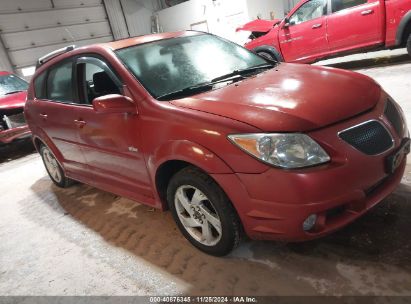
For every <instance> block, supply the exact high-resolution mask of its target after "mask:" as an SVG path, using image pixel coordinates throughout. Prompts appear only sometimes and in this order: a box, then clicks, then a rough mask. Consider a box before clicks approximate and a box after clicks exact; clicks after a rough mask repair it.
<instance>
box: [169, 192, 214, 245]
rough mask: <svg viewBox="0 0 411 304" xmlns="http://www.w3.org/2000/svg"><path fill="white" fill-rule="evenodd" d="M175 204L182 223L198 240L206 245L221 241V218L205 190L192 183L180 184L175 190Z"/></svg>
mask: <svg viewBox="0 0 411 304" xmlns="http://www.w3.org/2000/svg"><path fill="white" fill-rule="evenodd" d="M174 204H175V208H176V211H177V215H178V218H179V220H180V222H181V224H182V225H183V226H184V228H185V230H186V231H187V232H188V233H189V234H190V235H191V236H192V237H193V238H194V239H195V240H196V241H198V242H199V243H201V244H203V245H205V246H214V245H216V244H217V243H218V242H219V241H220V239H221V236H222V229H221V221H220V218H219V216H218V214H217V211H216V209H215V207H214V206H213V204H212V202H211V201H210V200H209V199H208V198H207V196H206V195H205V194H204V193H203V192H201V191H200V190H199V189H197V188H195V187H193V186H190V185H183V186H180V187H179V188H178V189H177V191H176V192H175V195H174Z"/></svg>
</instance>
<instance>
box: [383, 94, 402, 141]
mask: <svg viewBox="0 0 411 304" xmlns="http://www.w3.org/2000/svg"><path fill="white" fill-rule="evenodd" d="M384 115H385V117H387V119H388V121H389V122H390V124H391V125H392V126H393V127H394V129H395V131H396V132H397V135H398V136H400V137H401V136H402V133H403V131H404V130H403V129H404V124H403V121H402V118H401V114H400V113H399V112H398V109H397V107H396V106H395V104H394V103H393V102H392V101H391V100H390V99H388V100H387V103H386V104H385V110H384Z"/></svg>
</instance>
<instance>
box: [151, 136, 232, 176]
mask: <svg viewBox="0 0 411 304" xmlns="http://www.w3.org/2000/svg"><path fill="white" fill-rule="evenodd" d="M174 160H178V161H184V162H187V163H190V164H192V165H194V166H196V167H198V168H200V169H202V170H203V171H205V172H207V173H209V174H224V173H233V170H232V169H231V168H230V167H229V166H228V165H227V164H226V163H225V162H224V161H223V160H222V159H221V158H219V157H218V156H217V155H216V154H215V153H213V152H211V151H210V150H208V149H207V148H205V147H203V146H201V145H199V144H197V143H194V142H191V141H188V140H176V141H168V142H166V143H164V144H163V145H161V146H160V147H159V148H157V149H156V150H155V152H154V153H153V154H152V155H151V156H150V157H149V158H148V162H147V163H148V167H149V170H150V173H151V175H152V176H155V172H156V171H157V169H158V168H159V167H160V166H161V165H162V164H164V163H166V162H167V161H174Z"/></svg>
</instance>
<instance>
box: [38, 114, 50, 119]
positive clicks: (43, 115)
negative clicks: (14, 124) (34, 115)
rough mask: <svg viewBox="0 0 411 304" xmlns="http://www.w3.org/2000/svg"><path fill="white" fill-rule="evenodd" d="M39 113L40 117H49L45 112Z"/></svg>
mask: <svg viewBox="0 0 411 304" xmlns="http://www.w3.org/2000/svg"><path fill="white" fill-rule="evenodd" d="M39 115H40V117H41V118H43V119H47V117H48V116H47V114H43V113H41V114H39Z"/></svg>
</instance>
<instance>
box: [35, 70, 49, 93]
mask: <svg viewBox="0 0 411 304" xmlns="http://www.w3.org/2000/svg"><path fill="white" fill-rule="evenodd" d="M45 80H46V73H44V72H43V73H41V74H40V75H38V76H37V77H36V79H34V95H35V96H36V98H37V99H47V95H46V90H45V87H44V81H45Z"/></svg>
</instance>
